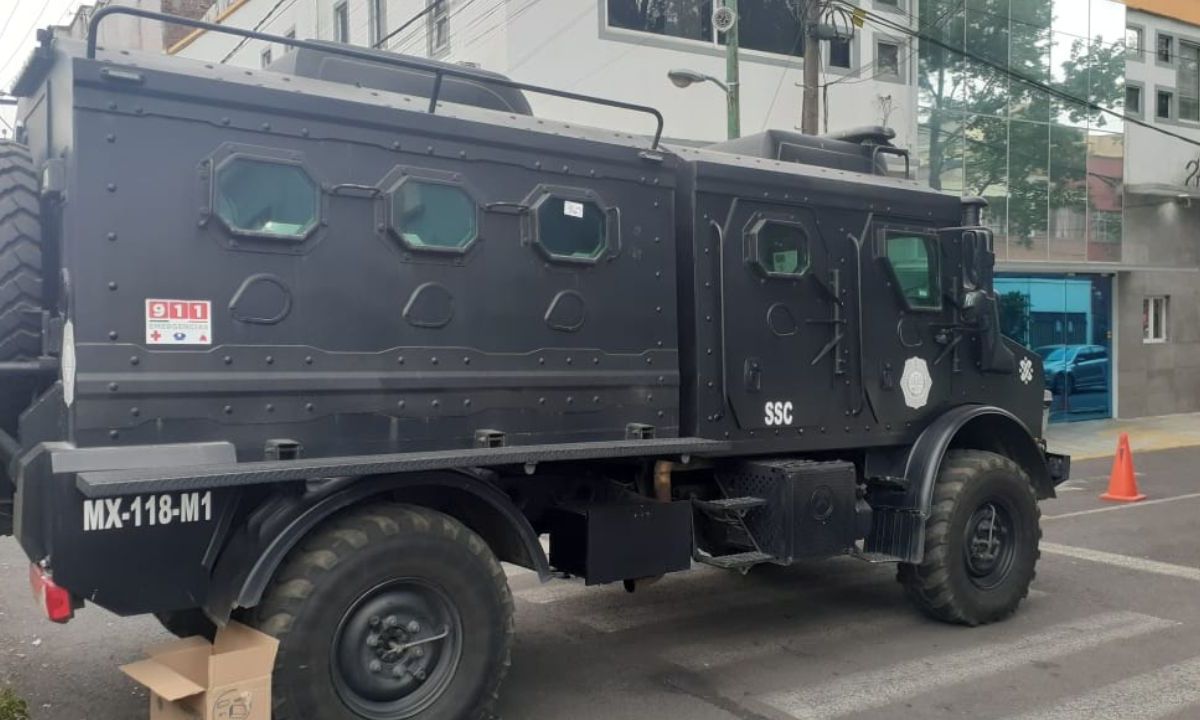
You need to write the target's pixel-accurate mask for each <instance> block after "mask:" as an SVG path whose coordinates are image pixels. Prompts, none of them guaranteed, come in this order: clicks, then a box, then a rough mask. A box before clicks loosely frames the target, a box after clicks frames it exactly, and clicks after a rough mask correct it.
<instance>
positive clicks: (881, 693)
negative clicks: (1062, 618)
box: [761, 612, 1177, 720]
mask: <svg viewBox="0 0 1200 720" xmlns="http://www.w3.org/2000/svg"><path fill="white" fill-rule="evenodd" d="M1175 625H1177V623H1175V622H1172V621H1170V620H1163V619H1161V618H1156V617H1151V616H1149V615H1142V614H1139V613H1133V612H1115V613H1107V614H1103V615H1096V616H1092V617H1088V618H1084V619H1082V620H1077V621H1073V622H1070V623H1063V624H1060V625H1054V626H1052V627H1050V628H1047V629H1045V630H1042V631H1040V632H1038V633H1036V634H1031V635H1028V636H1026V637H1023V638H1021V639H1019V640H1015V641H1012V642H1005V643H992V644H980V645H979V646H977V647H973V648H971V649H969V650H962V651H959V652H953V653H947V654H944V655H938V656H929V657H924V658H920V659H917V660H909V661H906V662H901V663H898V664H896V665H892V666H891V667H885V668H881V669H879V670H869V671H865V672H861V673H855V674H852V675H848V676H844V677H841V678H839V679H837V680H833V681H831V682H827V683H824V684H821V685H817V686H816V687H809V688H805V689H802V690H787V691H782V692H777V693H771V694H769V695H766V696H763V697H762V698H761V700H762V702H764V703H765V704H767V705H769V706H771V707H773V708H775V709H777V710H780V711H782V712H784V713H786V714H788V715H790V716H792V717H794V718H797V719H798V720H818V719H821V718H833V717H840V716H843V715H849V714H851V713H857V712H863V711H865V710H870V709H872V708H879V707H883V706H886V705H891V704H892V703H895V702H897V701H899V700H901V699H902V698H908V697H913V696H916V695H920V694H922V693H926V692H929V691H931V690H935V689H937V688H942V687H949V686H953V685H959V684H961V683H965V682H969V681H971V680H976V679H979V678H986V677H992V676H994V675H996V674H997V673H1001V672H1005V671H1008V670H1013V669H1016V668H1020V667H1023V666H1026V665H1028V664H1029V663H1032V662H1039V661H1047V660H1053V659H1056V658H1061V657H1065V656H1067V655H1073V654H1075V653H1078V652H1082V651H1084V650H1089V649H1092V648H1095V647H1099V646H1100V645H1103V644H1105V643H1109V642H1113V641H1116V640H1125V639H1129V638H1134V637H1138V636H1140V635H1146V634H1149V633H1152V632H1155V631H1158V630H1164V629H1166V628H1169V627H1173V626H1175Z"/></svg>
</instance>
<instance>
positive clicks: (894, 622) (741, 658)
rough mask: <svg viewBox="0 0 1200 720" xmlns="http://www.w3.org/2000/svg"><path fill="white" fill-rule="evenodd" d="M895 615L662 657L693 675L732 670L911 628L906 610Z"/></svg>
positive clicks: (705, 645) (691, 647)
mask: <svg viewBox="0 0 1200 720" xmlns="http://www.w3.org/2000/svg"><path fill="white" fill-rule="evenodd" d="M899 610H900V612H896V613H895V614H892V615H872V616H869V617H868V618H866V619H862V620H854V621H852V622H847V621H845V619H844V618H843V619H842V621H838V622H836V623H834V624H830V623H828V622H824V621H823V622H821V624H820V625H818V626H814V627H809V628H806V629H805V630H802V631H800V632H796V633H791V634H786V633H785V634H781V633H780V632H779V631H778V629H776V630H774V631H769V632H768V633H765V634H763V633H759V634H755V635H753V636H751V637H740V638H737V639H735V640H732V641H730V640H726V641H720V640H717V641H713V640H708V641H706V642H697V643H689V644H687V645H680V646H676V647H674V648H672V649H670V650H668V651H667V652H665V653H664V654H663V657H664V658H666V659H667V660H669V661H670V662H672V663H674V664H676V665H678V666H679V667H682V668H685V669H687V670H692V671H693V672H704V671H708V670H713V669H715V668H724V667H729V666H730V665H736V664H740V663H745V662H748V661H752V660H756V659H758V658H761V657H765V656H768V655H772V656H779V655H786V653H788V652H790V651H793V650H795V649H796V648H798V647H801V646H803V645H805V644H808V643H814V644H817V645H818V646H820V647H829V643H830V642H831V641H844V640H847V639H850V638H853V637H858V636H862V635H874V634H877V633H880V632H882V631H884V630H887V629H890V628H894V627H896V626H899V625H904V624H909V623H911V622H912V620H913V615H912V614H911V613H910V612H909V611H908V609H907V608H905V607H900V608H899Z"/></svg>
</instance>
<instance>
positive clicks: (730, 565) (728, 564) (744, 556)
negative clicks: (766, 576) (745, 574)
mask: <svg viewBox="0 0 1200 720" xmlns="http://www.w3.org/2000/svg"><path fill="white" fill-rule="evenodd" d="M774 559H775V557H774V556H773V555H768V554H767V553H765V552H759V551H757V550H753V551H751V552H744V553H738V554H736V555H717V556H715V557H714V556H712V555H699V556H697V557H696V560H697V561H698V562H702V563H704V564H705V565H712V566H713V567H716V568H721V569H722V570H740V569H742V568H751V567H754V566H755V565H759V564H761V563H765V562H771V561H772V560H774Z"/></svg>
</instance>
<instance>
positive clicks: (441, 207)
mask: <svg viewBox="0 0 1200 720" xmlns="http://www.w3.org/2000/svg"><path fill="white" fill-rule="evenodd" d="M391 213H392V214H391V228H392V232H394V233H395V234H396V236H397V237H399V238H400V240H401V242H403V243H404V244H405V245H407V246H408V247H409V248H411V249H413V250H440V251H449V252H465V251H466V249H467V247H468V246H470V245H471V243H472V242H474V241H475V238H476V237H478V235H479V222H478V214H479V213H478V209H477V208H476V206H475V201H474V200H472V199H471V196H470V195H468V194H467V193H466V191H465V190H463V189H462V188H460V187H457V186H454V185H448V184H446V183H440V182H429V181H426V180H415V179H408V180H405V181H404V182H403V183H401V184H400V186H399V187H397V188H396V189H395V190H394V191H393V192H392V206H391Z"/></svg>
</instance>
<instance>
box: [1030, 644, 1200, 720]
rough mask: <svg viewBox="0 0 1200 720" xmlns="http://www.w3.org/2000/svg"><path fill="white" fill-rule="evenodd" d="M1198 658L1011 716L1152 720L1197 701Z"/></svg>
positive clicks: (1040, 719)
mask: <svg viewBox="0 0 1200 720" xmlns="http://www.w3.org/2000/svg"><path fill="white" fill-rule="evenodd" d="M1198 678H1200V658H1193V659H1191V660H1188V661H1187V662H1183V663H1179V664H1178V665H1171V666H1169V667H1165V668H1161V669H1159V670H1154V671H1153V672H1148V673H1146V674H1145V675H1138V676H1136V677H1132V678H1129V679H1127V680H1122V681H1120V682H1118V683H1114V684H1112V685H1108V686H1105V687H1102V688H1100V689H1099V690H1096V691H1095V692H1090V693H1087V694H1086V695H1080V696H1079V697H1075V698H1071V699H1070V700H1066V701H1064V702H1062V703H1059V704H1058V705H1054V706H1053V707H1048V708H1045V709H1042V710H1037V711H1034V712H1031V713H1028V714H1025V715H1021V716H1019V718H1016V719H1015V720H1079V718H1087V720H1155V719H1156V718H1163V717H1167V716H1168V715H1174V714H1175V713H1178V712H1180V711H1181V710H1183V709H1185V708H1187V707H1189V706H1192V705H1197V712H1196V713H1194V714H1191V715H1189V717H1197V716H1200V682H1197V679H1198Z"/></svg>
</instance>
